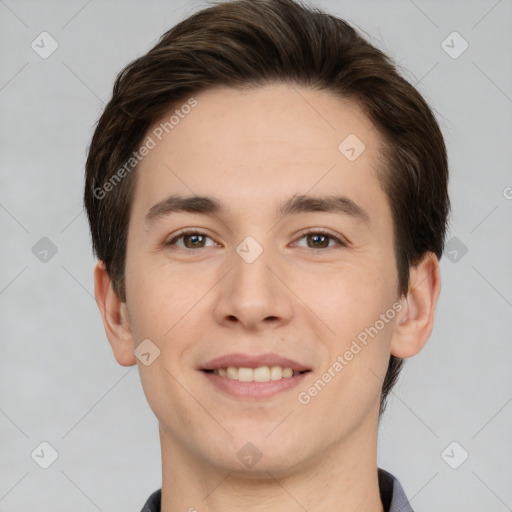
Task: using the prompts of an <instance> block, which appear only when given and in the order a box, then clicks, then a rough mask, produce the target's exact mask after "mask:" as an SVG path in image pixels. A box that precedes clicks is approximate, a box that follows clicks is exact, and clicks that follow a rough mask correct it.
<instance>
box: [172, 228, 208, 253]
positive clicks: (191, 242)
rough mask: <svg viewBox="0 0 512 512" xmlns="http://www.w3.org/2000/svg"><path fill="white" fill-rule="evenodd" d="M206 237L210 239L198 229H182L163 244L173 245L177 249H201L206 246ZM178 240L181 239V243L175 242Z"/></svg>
mask: <svg viewBox="0 0 512 512" xmlns="http://www.w3.org/2000/svg"><path fill="white" fill-rule="evenodd" d="M208 239H209V240H211V239H210V237H209V236H207V235H205V234H204V233H201V232H199V231H182V232H181V233H180V234H178V235H177V236H175V237H174V238H173V239H172V240H170V241H169V242H167V243H166V244H165V245H166V246H175V247H176V248H178V249H202V248H204V247H207V245H205V244H206V241H207V240H208ZM180 240H183V243H182V244H180V243H177V242H178V241H180ZM210 245H213V244H210Z"/></svg>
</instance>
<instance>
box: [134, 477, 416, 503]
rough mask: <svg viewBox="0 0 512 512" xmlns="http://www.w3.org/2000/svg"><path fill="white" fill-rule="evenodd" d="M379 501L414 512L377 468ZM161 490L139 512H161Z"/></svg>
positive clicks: (395, 484)
mask: <svg viewBox="0 0 512 512" xmlns="http://www.w3.org/2000/svg"><path fill="white" fill-rule="evenodd" d="M378 472H379V490H380V499H381V501H382V505H383V506H384V512H414V511H413V509H412V508H411V506H410V505H409V501H408V499H407V497H406V496H405V493H404V490H403V489H402V486H401V485H400V482H399V481H398V480H397V479H396V478H395V477H394V476H393V475H392V474H391V473H388V472H387V471H385V470H384V469H380V468H378ZM161 498H162V489H158V490H157V491H155V492H154V493H153V494H152V495H151V496H150V497H149V498H148V501H146V504H145V505H144V508H143V509H142V510H141V512H161V510H160V501H161Z"/></svg>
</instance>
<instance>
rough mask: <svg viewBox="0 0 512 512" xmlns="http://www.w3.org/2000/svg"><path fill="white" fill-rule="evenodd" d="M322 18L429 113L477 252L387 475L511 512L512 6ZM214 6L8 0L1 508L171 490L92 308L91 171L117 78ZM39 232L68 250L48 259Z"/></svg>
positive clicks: (429, 349) (361, 5) (1, 93)
mask: <svg viewBox="0 0 512 512" xmlns="http://www.w3.org/2000/svg"><path fill="white" fill-rule="evenodd" d="M316 4H317V5H319V6H321V7H325V8H326V9H328V10H330V11H331V12H333V13H335V14H337V15H339V16H341V17H344V18H345V19H347V20H348V21H350V22H352V23H354V24H355V25H357V26H358V27H360V28H361V29H363V30H365V31H366V32H367V33H368V34H369V35H370V36H371V37H372V41H373V42H374V44H376V45H377V46H379V47H381V48H382V49H384V50H385V51H386V52H388V53H389V54H390V55H391V56H392V57H393V58H394V59H395V60H396V61H397V62H398V63H400V64H401V65H402V66H403V67H404V68H406V69H407V70H408V71H407V72H406V73H407V75H406V76H408V78H409V79H410V80H411V81H412V82H413V83H415V84H417V87H418V88H419V90H420V91H421V92H422V93H423V94H424V96H425V98H426V99H427V101H429V102H430V103H431V105H432V106H433V107H434V109H435V111H436V113H437V116H438V120H439V123H440V125H441V128H442V130H443V133H444V135H445V137H446V142H447V146H448V150H449V158H450V167H451V182H450V191H451V198H452V202H453V215H452V217H451V228H450V234H449V237H448V238H449V239H450V238H452V237H457V238H458V239H459V240H460V241H461V242H462V243H464V244H465V246H467V248H468V251H467V254H465V255H463V256H462V257H461V254H462V253H461V252H460V251H459V253H458V258H459V259H458V261H455V262H452V261H450V260H449V259H448V258H447V257H446V256H445V257H444V258H443V259H442V264H441V267H442V268H441V272H442V278H443V284H442V293H441V297H440V301H439V304H438V313H437V319H436V324H435V329H434V333H433V335H432V337H431V339H430V341H429V343H428V344H427V346H426V347H425V349H424V350H423V351H422V352H421V353H420V354H419V355H418V356H416V357H414V358H411V359H409V360H408V361H407V362H406V365H405V368H404V371H403V374H402V377H401V380H400V382H399V385H398V386H397V387H396V388H395V390H394V393H393V394H392V396H391V400H390V403H389V405H388V410H387V412H386V415H385V417H384V418H383V420H382V424H381V429H380V446H379V465H380V467H383V468H385V469H388V470H389V471H391V472H392V473H393V474H395V475H396V476H397V477H398V478H399V480H400V481H401V483H402V485H403V487H404V488H405V491H406V493H407V495H408V496H409V499H410V500H411V504H412V506H413V507H414V509H415V511H416V512H423V511H425V512H426V511H431V510H436V511H438V512H442V511H452V510H457V511H462V510H464V511H466V512H471V511H481V510H486V511H487V510H492V511H496V512H501V511H506V510H512V485H511V483H512V476H511V475H512V443H511V434H510V433H511V432H512V428H511V427H512V404H511V401H512V386H511V384H512V372H511V361H512V343H511V332H512V273H511V271H510V268H511V263H512V259H511V255H512V240H511V233H512V200H510V199H507V197H506V196H507V195H508V197H511V196H512V189H507V187H512V172H511V163H512V157H511V152H510V150H511V142H512V141H511V133H512V58H511V55H512V36H511V31H510V27H511V26H512V0H500V1H495V0H492V1H491V0H489V1H487V0H479V1H450V2H445V1H426V0H415V1H412V0H396V1H381V2H377V1H373V2H372V1H357V0H350V1H348V0H347V1H336V0H332V1H318V2H317V3H316ZM204 5H205V3H204V2H199V1H194V2H183V1H182V2H170V1H165V2H164V1H156V0H152V1H142V0H141V1H135V0H131V1H125V2H114V1H100V0H92V1H89V2H87V1H84V0H73V1H66V2H64V1H60V2H59V1H57V0H53V1H49V0H46V1H35V0H33V1H21V0H18V1H16V0H3V1H0V48H1V62H0V73H1V75H0V107H1V129H0V144H1V158H2V159H1V176H0V179H1V181H0V223H1V233H2V237H1V240H2V244H1V252H0V258H1V259H0V315H1V329H2V330H1V352H0V354H1V359H0V361H1V362H0V443H1V444H0V450H1V452H0V512H1V511H8V510H9V511H10V510H16V511H20V512H24V511H27V512H28V511H32V510H52V511H53V512H61V511H68V510H70V508H71V509H73V510H74V511H75V512H93V511H96V510H101V511H105V512H106V511H137V512H138V511H139V510H140V508H141V507H142V504H143V503H144V501H145V500H146V498H147V497H148V495H149V494H150V493H151V492H152V491H153V490H155V489H156V488H158V487H159V486H160V485H161V474H160V472H161V466H160V450H159V439H158V430H157V422H156V419H155V418H154V416H153V414H152V412H151V410H150V409H149V406H148V405H147V403H146V401H145V397H144V395H143V392H142V388H141V384H140V380H139V375H138V371H137V369H136V367H132V368H129V369H128V368H125V367H121V366H119V365H118V364H117V363H116V361H115V359H114V357H113V355H112V352H111V350H110V346H109V345H108V341H107V339H106V336H105V333H104V330H103V325H102V322H101V318H100V314H99V312H98V309H97V306H96V303H95V301H94V299H93V274H92V271H93V265H94V262H95V260H94V259H93V256H92V252H91V246H90V241H89V232H88V226H87V223H86V218H85V214H84V211H83V210H82V203H81V201H82V187H83V175H84V162H85V155H86V148H87V146H88V144H89V141H90V137H91V135H92V132H93V126H94V123H95V121H96V120H97V118H98V116H99V114H100V112H101V109H102V107H103V104H104V102H106V101H107V100H108V98H109V97H110V93H111V88H112V85H113V81H114V78H115V76H116V74H117V73H118V72H119V71H120V70H121V68H122V67H123V66H125V65H126V64H127V63H128V62H129V61H130V60H132V59H133V58H135V57H137V56H139V55H141V54H142V53H144V52H146V51H147V50H149V48H150V47H151V46H152V45H153V44H154V43H155V42H156V41H157V38H158V37H159V36H160V35H161V34H162V33H163V32H164V31H165V30H167V29H168V28H170V27H171V26H172V25H174V24H175V23H176V22H178V21H179V20H181V19H183V18H184V17H186V16H187V15H189V14H191V13H192V12H194V11H195V10H197V9H199V8H200V7H202V6H204ZM43 31H47V32H49V33H50V34H51V36H52V37H53V38H54V39H55V40H56V41H57V42H58V45H59V47H58V49H57V50H56V51H55V53H53V54H52V55H51V56H50V57H49V58H47V59H42V58H41V57H40V56H39V55H38V54H37V53H36V52H35V51H34V50H32V48H31V42H32V41H33V40H34V39H35V38H36V37H37V36H38V35H39V34H40V33H41V32H43ZM453 31H457V32H458V33H460V35H461V36H462V37H463V38H464V39H465V40H466V41H467V42H468V43H469V47H468V49H467V50H466V51H465V52H464V53H463V54H462V55H460V56H459V57H458V58H456V59H454V58H452V57H450V56H449V55H448V54H447V53H446V52H445V50H444V49H443V47H442V45H441V43H442V41H443V40H445V38H446V37H447V36H448V35H449V34H451V33H452V32H453ZM449 41H450V40H448V44H450V45H452V46H454V47H455V50H457V48H459V49H460V48H461V47H460V46H457V45H459V43H460V41H458V42H457V41H455V42H454V43H450V42H449ZM507 190H508V193H507ZM42 237H48V238H49V239H50V240H51V241H52V242H53V243H54V244H55V245H56V246H57V249H58V252H57V253H56V255H55V256H53V257H52V258H51V259H49V260H48V261H47V262H46V263H44V262H42V261H40V260H39V259H38V258H36V256H35V255H34V254H33V252H32V247H33V246H34V245H35V244H36V243H37V242H38V241H39V240H40V239H41V238H42ZM42 441H47V442H49V443H50V444H51V445H52V446H53V447H54V448H55V449H56V450H57V452H58V454H59V457H58V459H57V460H56V461H55V463H54V464H53V465H51V466H50V467H49V468H48V469H46V470H45V469H42V468H41V467H39V466H38V465H37V464H36V462H34V460H33V459H32V458H31V453H32V452H33V450H34V449H36V448H37V447H38V446H39V444H40V443H41V442H42ZM452 441H456V442H457V443H459V445H460V446H459V445H457V446H456V447H455V449H454V450H453V451H451V450H448V452H447V453H446V452H445V455H444V458H443V456H442V455H441V454H442V453H443V451H444V449H445V448H446V447H447V446H448V445H449V444H450V443H452ZM462 450H466V451H467V452H468V453H469V458H468V459H467V460H466V461H465V462H464V463H463V464H462V465H461V466H460V467H459V468H458V469H452V468H451V467H450V466H449V465H448V464H447V462H446V460H449V461H450V462H451V463H452V465H453V464H455V463H456V462H457V461H459V462H460V460H461V457H462V455H463V453H464V452H463V451H462ZM47 453H48V452H47ZM70 504H71V505H70Z"/></svg>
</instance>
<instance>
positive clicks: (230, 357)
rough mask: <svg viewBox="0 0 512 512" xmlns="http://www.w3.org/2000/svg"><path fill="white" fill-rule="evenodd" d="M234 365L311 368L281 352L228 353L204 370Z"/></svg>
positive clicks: (244, 366)
mask: <svg viewBox="0 0 512 512" xmlns="http://www.w3.org/2000/svg"><path fill="white" fill-rule="evenodd" d="M228 366H234V367H236V368H258V367H260V366H281V367H282V368H291V369H292V370H295V371H304V370H310V369H311V368H309V367H308V366H304V365H303V364H300V363H298V362H297V361H294V360H293V359H289V358H287V357H283V356H280V355H279V354H273V353H268V354H255V355H251V354H242V353H234V354H226V355H224V356H220V357H216V358H215V359H212V360H210V361H208V362H207V363H205V364H204V367H203V368H201V369H202V370H218V369H219V368H227V367H228Z"/></svg>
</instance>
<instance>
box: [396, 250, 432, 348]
mask: <svg viewBox="0 0 512 512" xmlns="http://www.w3.org/2000/svg"><path fill="white" fill-rule="evenodd" d="M409 283H410V284H409V290H408V292H407V296H406V297H404V298H403V299H402V304H403V310H402V312H401V314H400V316H399V318H398V319H397V324H396V327H395V331H394V333H393V339H392V341H391V354H393V355H394V356H395V357H399V358H407V357H412V356H414V355H416V354H417V353H418V352H419V351H420V350H421V349H422V348H423V346H424V345H425V343H426V342H427V340H428V338H429V336H430V334H431V332H432V328H433V326H434V316H435V308H436V304H437V299H438V297H439V292H440V291H441V275H440V270H439V261H438V259H437V256H436V255H435V254H433V253H430V252H429V253H427V254H426V255H425V257H424V258H423V260H422V261H421V262H420V263H419V264H418V265H417V266H416V267H412V268H411V269H410V279H409Z"/></svg>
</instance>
